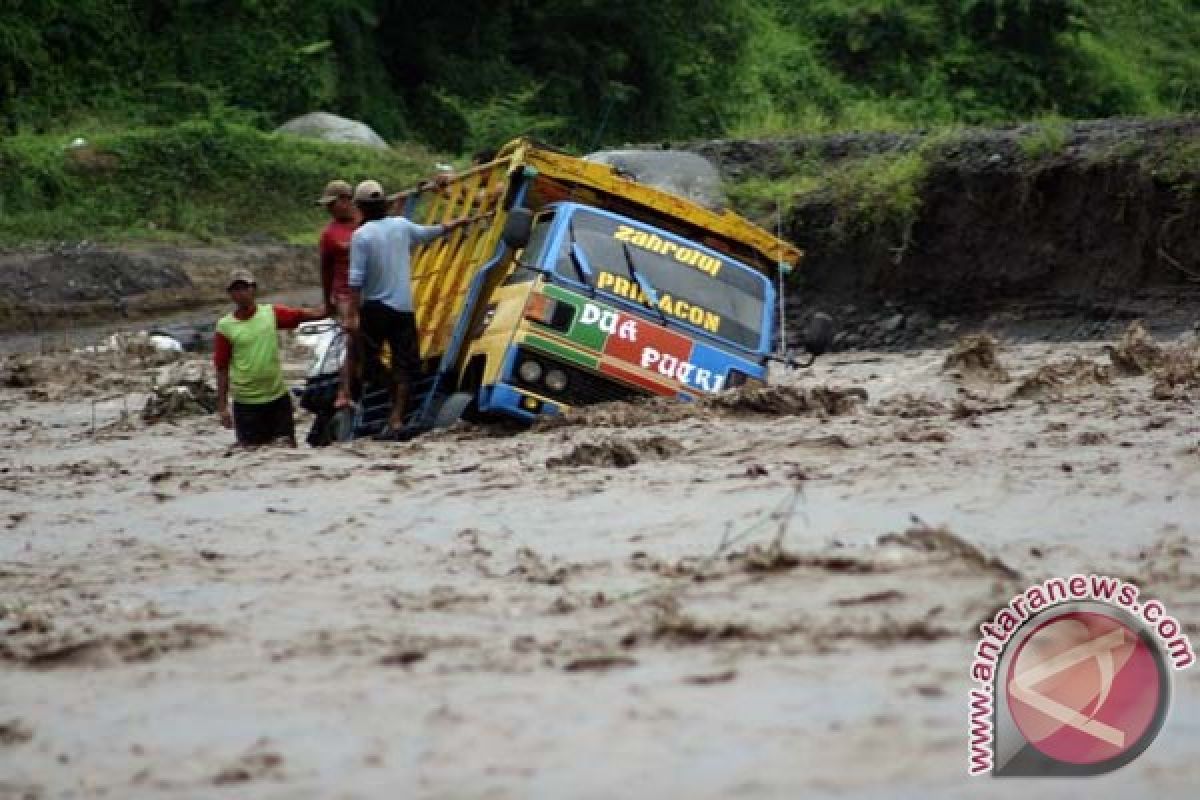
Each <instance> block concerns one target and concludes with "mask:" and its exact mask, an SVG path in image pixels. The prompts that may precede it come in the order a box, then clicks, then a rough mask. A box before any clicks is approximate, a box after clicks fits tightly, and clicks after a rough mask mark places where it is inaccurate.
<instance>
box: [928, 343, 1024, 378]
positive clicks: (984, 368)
mask: <svg viewBox="0 0 1200 800" xmlns="http://www.w3.org/2000/svg"><path fill="white" fill-rule="evenodd" d="M998 350H999V345H998V344H997V342H996V339H995V338H994V337H992V336H990V335H989V334H986V333H979V334H971V335H970V336H964V337H962V338H961V339H959V340H958V341H957V342H955V344H954V348H953V349H952V350H951V351H950V353H949V355H947V356H946V360H945V361H943V362H942V372H947V373H951V374H953V375H954V376H955V377H958V378H962V379H968V380H985V381H991V382H993V383H1008V381H1010V380H1011V377H1010V376H1009V374H1008V370H1007V369H1005V367H1004V366H1003V365H1002V364H1001V363H1000V359H999V358H998V356H997V352H998Z"/></svg>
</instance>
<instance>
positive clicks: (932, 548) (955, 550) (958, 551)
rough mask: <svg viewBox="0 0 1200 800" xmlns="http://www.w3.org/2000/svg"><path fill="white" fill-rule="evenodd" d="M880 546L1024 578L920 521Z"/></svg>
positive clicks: (941, 529)
mask: <svg viewBox="0 0 1200 800" xmlns="http://www.w3.org/2000/svg"><path fill="white" fill-rule="evenodd" d="M878 544H880V545H889V544H894V545H899V546H901V547H909V548H912V549H914V550H919V551H921V552H923V553H933V554H938V555H942V556H943V557H945V559H946V560H947V561H961V562H963V563H966V564H969V565H971V566H973V567H975V568H978V569H982V570H984V571H988V572H996V573H999V574H1000V575H1002V576H1004V577H1005V578H1009V579H1010V580H1017V579H1019V578H1020V577H1021V574H1020V573H1019V572H1017V571H1016V570H1015V569H1013V568H1012V567H1010V566H1008V565H1007V564H1005V563H1004V562H1003V561H1001V560H1000V559H998V558H996V557H994V556H986V555H984V554H983V552H982V551H980V549H979V548H978V547H976V546H975V545H973V544H971V543H970V542H968V541H966V540H965V539H963V538H962V537H961V536H959V535H957V534H955V533H953V532H951V531H950V529H949V528H947V527H945V526H942V527H939V528H933V527H930V526H929V525H926V524H925V523H923V522H919V521H918V522H917V524H915V525H914V526H913V527H911V528H909V529H908V530H906V531H905V532H904V533H886V534H884V535H883V536H880V537H879V541H878Z"/></svg>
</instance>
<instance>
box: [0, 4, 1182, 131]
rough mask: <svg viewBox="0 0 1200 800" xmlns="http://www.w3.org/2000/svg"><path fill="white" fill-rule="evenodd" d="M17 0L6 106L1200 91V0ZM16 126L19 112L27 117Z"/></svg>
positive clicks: (657, 123)
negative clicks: (1199, 0)
mask: <svg viewBox="0 0 1200 800" xmlns="http://www.w3.org/2000/svg"><path fill="white" fill-rule="evenodd" d="M648 8H649V7H647V6H646V5H645V4H643V3H638V2H634V1H633V0H611V1H610V2H606V3H595V2H578V0H544V2H539V3H527V2H516V0H460V2H455V3H445V2H441V0H438V1H437V2H435V1H434V0H405V2H400V0H186V2H171V1H170V0H9V2H7V3H5V4H4V5H3V7H2V8H0V116H2V117H3V119H4V121H5V122H6V123H7V125H8V126H9V128H10V131H13V129H15V130H19V131H21V132H37V131H47V132H53V131H60V130H67V129H69V128H71V127H73V126H75V125H77V124H78V121H79V120H80V118H84V119H86V118H89V117H92V118H94V117H99V118H104V119H109V120H113V121H115V122H116V123H117V124H119V125H129V124H159V123H161V122H163V121H164V120H175V119H178V116H179V115H180V114H186V113H192V112H195V111H197V110H202V109H203V107H205V106H206V105H209V104H211V102H212V98H214V97H216V98H218V99H220V100H223V101H224V102H226V103H228V104H229V105H232V106H234V107H237V108H241V109H249V110H253V111H256V112H260V113H261V114H262V115H263V121H264V123H265V124H270V125H274V124H278V123H280V122H282V121H284V120H286V119H287V118H289V117H291V116H294V115H296V114H299V113H302V112H307V111H313V110H318V109H323V110H328V111H333V112H335V113H340V114H343V115H345V116H350V117H354V118H357V119H362V120H364V121H365V122H367V123H368V124H370V125H371V126H372V127H374V128H375V129H376V130H378V131H379V132H380V133H381V134H382V135H383V136H384V137H385V138H388V139H391V140H397V139H419V140H421V141H424V142H426V143H427V144H429V145H430V146H433V147H435V148H438V149H443V150H449V151H452V152H469V151H470V148H471V147H472V146H473V145H477V144H479V143H480V142H487V143H489V144H494V143H495V141H494V140H496V139H507V138H509V137H510V136H511V135H512V134H514V133H518V132H522V131H528V130H534V131H541V132H542V133H543V134H544V135H546V136H550V137H553V138H554V139H555V141H557V142H559V143H562V144H567V145H571V146H574V147H576V148H579V149H589V148H591V147H592V146H594V145H596V144H604V143H619V142H622V141H626V140H640V141H647V140H650V141H653V140H657V139H663V138H683V137H701V136H716V135H724V134H729V133H732V134H736V135H749V134H767V133H784V132H795V131H798V130H807V131H826V130H833V129H838V130H841V129H847V128H858V129H879V128H897V127H921V128H926V127H930V126H933V125H941V124H950V123H967V124H987V123H995V122H1000V121H1014V120H1021V119H1028V118H1032V117H1036V116H1039V115H1045V114H1059V115H1062V116H1064V117H1068V118H1078V117H1099V116H1113V115H1130V114H1166V113H1174V112H1181V111H1196V110H1200V6H1198V5H1197V4H1196V3H1195V2H1194V0H1156V2H1154V3H1144V2H1139V0H1086V1H1085V0H765V1H764V0H661V2H658V3H655V4H654V6H653V11H652V12H651V11H649V10H648ZM14 132H15V131H14Z"/></svg>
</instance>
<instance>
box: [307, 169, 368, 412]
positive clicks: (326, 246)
mask: <svg viewBox="0 0 1200 800" xmlns="http://www.w3.org/2000/svg"><path fill="white" fill-rule="evenodd" d="M317 205H321V206H325V208H326V210H327V211H328V212H329V216H330V220H329V224H328V225H326V226H325V229H324V230H323V231H321V239H320V241H319V242H318V245H317V248H318V251H319V252H320V254H321V290H322V292H323V293H324V297H325V307H326V308H329V309H333V310H335V311H336V312H337V316H338V319H339V320H341V321H342V322H345V320H346V317H347V314H348V310H349V305H350V286H349V284H348V282H347V281H348V279H349V274H350V237H351V236H352V235H353V234H354V229H355V228H357V227H358V209H357V208H356V207H355V205H354V189H353V188H352V187H351V186H350V184H348V183H346V182H345V181H340V180H334V181H330V182H329V183H327V184H326V185H325V191H324V192H322V193H321V196H320V198H318V199H317ZM356 349H357V348H356V344H355V342H354V341H350V342H347V344H346V349H345V357H344V358H343V360H342V377H341V384H340V385H339V386H338V393H337V399H336V400H334V403H333V405H334V408H343V407H345V406H347V405H349V404H350V376H351V375H353V374H354V355H355V351H356Z"/></svg>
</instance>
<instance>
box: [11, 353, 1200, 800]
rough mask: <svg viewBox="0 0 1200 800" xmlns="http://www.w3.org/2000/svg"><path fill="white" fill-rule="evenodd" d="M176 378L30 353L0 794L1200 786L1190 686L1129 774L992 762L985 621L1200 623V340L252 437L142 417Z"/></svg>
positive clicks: (845, 361)
mask: <svg viewBox="0 0 1200 800" xmlns="http://www.w3.org/2000/svg"><path fill="white" fill-rule="evenodd" d="M291 352H292V355H293V357H294V359H295V361H296V363H295V364H293V365H292V366H293V369H292V374H293V376H295V375H298V374H299V373H298V370H299V369H300V366H301V364H300V358H301V355H302V354H301V353H300V352H299V351H298V350H292V351H291ZM155 360H156V359H150V360H149V361H147V360H146V359H145V358H141V359H139V358H137V357H133V356H129V355H125V356H122V357H120V358H118V357H117V356H114V355H112V354H74V355H68V354H57V355H55V354H36V355H11V356H8V357H7V361H6V366H5V367H4V370H3V375H2V377H3V378H4V381H3V382H4V383H5V384H6V388H3V389H0V408H2V409H3V412H2V419H3V423H2V424H0V504H2V505H0V507H2V509H3V513H2V515H0V798H52V797H53V798H58V797H75V798H91V797H108V798H132V797H162V798H209V797H214V798H215V797H245V798H289V799H290V798H374V797H420V798H461V797H472V798H474V797H483V798H566V797H572V798H574V797H583V798H618V797H619V798H642V797H647V798H669V797H695V798H700V797H703V798H709V797H711V798H725V797H729V798H792V797H802V796H844V797H913V798H917V797H945V798H958V797H968V796H971V797H974V796H978V797H1017V796H1020V797H1023V798H1027V797H1031V796H1036V797H1078V795H1079V794H1080V792H1085V793H1086V794H1087V796H1089V797H1090V796H1095V797H1114V798H1115V797H1190V796H1194V792H1195V787H1196V786H1197V785H1200V762H1198V761H1197V759H1196V758H1195V754H1196V752H1197V749H1198V747H1200V669H1195V668H1193V669H1189V670H1184V671H1181V672H1178V673H1176V674H1175V675H1174V676H1173V680H1174V686H1173V699H1172V703H1171V708H1170V712H1169V716H1168V718H1167V721H1166V723H1165V726H1164V728H1163V729H1162V732H1161V734H1160V735H1159V736H1158V738H1157V740H1156V741H1155V742H1154V743H1153V745H1152V746H1151V747H1150V748H1149V749H1148V750H1147V751H1146V752H1145V753H1144V754H1143V755H1142V756H1141V757H1140V758H1138V759H1137V760H1136V761H1134V762H1133V763H1132V764H1130V765H1129V766H1126V767H1124V768H1123V769H1120V770H1118V771H1116V772H1113V773H1111V774H1109V775H1107V776H1104V777H1101V778H1096V779H1092V780H1089V781H1088V782H1087V783H1086V784H1082V785H1081V784H1079V783H1077V782H1076V781H1061V780H1060V781H1049V782H1047V781H1042V782H1040V783H1038V784H1029V783H1027V782H1023V781H1016V782H1014V781H1003V780H997V779H992V778H968V777H967V696H968V691H969V689H970V673H969V669H970V662H971V658H972V654H973V653H974V651H975V647H976V643H977V640H978V637H979V630H978V626H979V624H980V623H981V622H984V621H986V620H988V619H990V618H991V616H992V614H993V612H994V611H995V610H996V609H997V608H998V607H999V606H1000V605H1001V604H1003V603H1004V602H1006V601H1007V600H1008V599H1009V598H1010V597H1011V596H1013V595H1014V594H1015V593H1016V592H1018V591H1020V590H1021V589H1023V588H1024V587H1026V586H1029V585H1030V584H1032V583H1034V582H1037V581H1041V580H1044V579H1046V578H1050V577H1055V576H1066V575H1071V574H1073V573H1077V572H1083V573H1088V572H1096V573H1102V574H1105V575H1112V576H1119V577H1122V578H1126V579H1129V580H1131V581H1133V582H1135V583H1136V584H1137V585H1139V586H1141V587H1142V588H1143V591H1144V592H1145V593H1146V594H1147V595H1152V596H1154V597H1157V598H1159V599H1161V600H1162V602H1163V603H1164V605H1165V606H1167V607H1168V608H1169V609H1170V612H1171V613H1172V614H1173V615H1174V616H1175V617H1176V618H1178V619H1179V620H1180V622H1181V623H1182V624H1183V626H1184V629H1185V631H1186V632H1187V633H1188V634H1190V635H1191V637H1192V639H1193V642H1194V641H1195V640H1196V638H1197V635H1198V634H1200V627H1198V626H1200V564H1198V562H1197V558H1196V556H1197V554H1198V553H1200V418H1198V417H1197V405H1196V403H1197V402H1200V355H1198V354H1197V348H1196V345H1195V344H1194V342H1193V341H1192V339H1190V338H1189V337H1187V336H1185V337H1182V338H1179V337H1176V338H1172V339H1169V340H1168V339H1165V338H1164V339H1162V340H1160V341H1159V342H1157V343H1155V342H1154V341H1153V340H1151V339H1149V338H1148V337H1144V336H1143V335H1142V334H1141V333H1140V332H1139V331H1137V330H1134V331H1132V332H1131V333H1130V334H1128V335H1127V336H1126V338H1125V340H1123V341H1117V340H1114V341H1112V342H1109V343H1107V345H1106V344H1105V343H1103V342H1088V343H1074V344H1073V343H1067V344H1061V343H1056V344H1042V343H1027V344H1013V343H1005V342H1000V343H999V344H998V345H996V344H995V343H993V342H992V341H990V340H986V339H965V340H963V341H961V342H959V344H958V345H956V346H955V347H952V348H938V349H926V350H912V351H909V352H904V353H872V352H856V353H842V354H837V355H833V356H829V357H826V358H825V359H823V360H820V361H818V362H817V365H816V366H815V367H814V368H812V369H811V370H806V371H784V372H781V373H779V374H777V375H776V376H775V381H774V384H773V386H772V387H770V388H767V389H751V390H745V391H743V392H742V393H741V394H737V395H733V396H727V397H723V398H721V399H719V400H717V401H714V402H710V403H705V404H694V405H686V406H683V405H669V404H656V403H651V404H642V405H616V406H605V407H596V408H592V409H586V410H583V411H581V412H579V413H577V414H575V415H573V416H570V417H567V418H565V419H563V420H560V421H556V422H553V423H550V424H546V425H543V426H539V427H537V428H535V429H534V430H529V431H522V432H515V431H511V430H496V429H489V428H480V427H473V426H468V425H465V424H464V425H461V426H460V427H455V428H452V429H449V430H446V431H441V432H438V433H436V434H433V435H429V436H426V437H423V438H421V439H419V440H417V441H414V442H411V443H407V444H391V443H383V442H372V441H362V442H356V443H353V444H350V445H345V446H334V447H330V448H326V449H322V450H312V449H308V448H304V447H302V448H300V449H298V450H295V451H285V450H259V451H254V452H239V451H235V450H233V449H231V448H230V443H231V437H232V434H231V433H230V432H229V431H226V430H224V429H222V428H221V427H220V426H219V424H218V423H217V420H216V418H215V417H214V416H213V415H211V414H203V413H193V412H196V411H199V410H200V409H199V408H197V407H194V406H193V405H189V404H188V403H186V402H184V403H179V404H176V405H170V404H168V405H167V406H162V407H159V406H156V407H155V409H156V411H155V413H154V414H152V415H151V417H152V421H150V420H147V419H145V418H144V417H143V413H142V412H143V409H144V408H145V407H146V404H147V397H148V393H149V392H150V391H151V389H152V388H153V386H154V381H155V380H157V381H158V382H159V384H160V385H161V384H162V383H164V382H165V383H174V384H181V383H184V382H186V380H194V381H200V382H203V381H204V380H206V379H207V380H211V377H212V376H211V367H210V366H207V363H206V362H205V360H204V358H203V357H201V356H185V357H184V360H183V361H182V362H178V363H174V364H168V365H166V366H163V365H156V364H154V363H152V362H153V361H155ZM188 375H190V376H191V377H190V378H187V377H186V376H188ZM181 376H184V377H181ZM864 398H865V399H864ZM306 423H307V417H306V415H304V414H300V415H299V420H298V433H299V434H300V435H301V437H302V436H303V433H304V431H305V429H306Z"/></svg>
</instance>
